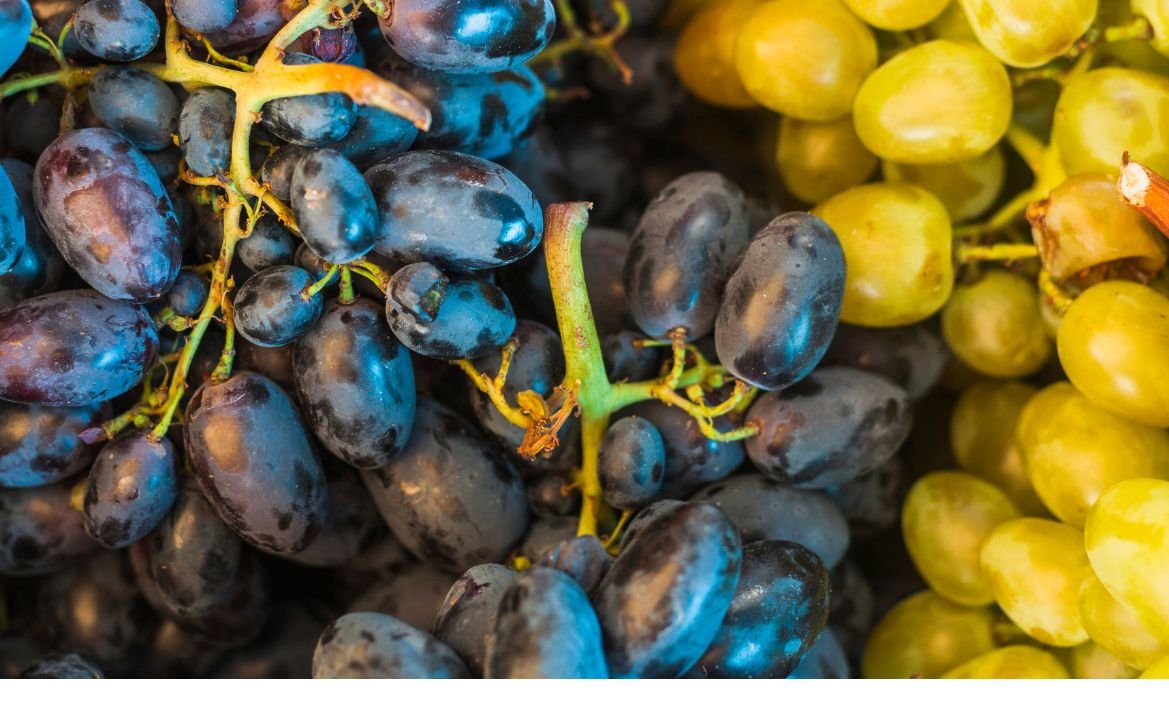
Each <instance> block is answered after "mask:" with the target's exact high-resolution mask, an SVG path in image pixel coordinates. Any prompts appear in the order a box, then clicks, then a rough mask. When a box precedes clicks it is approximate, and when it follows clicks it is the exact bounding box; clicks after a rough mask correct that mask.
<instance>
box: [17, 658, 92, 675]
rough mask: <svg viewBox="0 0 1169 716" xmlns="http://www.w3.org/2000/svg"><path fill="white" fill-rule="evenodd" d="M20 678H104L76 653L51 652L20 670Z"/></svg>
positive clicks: (87, 660)
mask: <svg viewBox="0 0 1169 716" xmlns="http://www.w3.org/2000/svg"><path fill="white" fill-rule="evenodd" d="M20 678H22V679H104V678H105V674H103V673H102V671H101V669H100V668H98V666H97V665H96V664H94V663H93V662H92V661H90V660H89V659H86V658H85V657H83V656H80V655H78V654H51V655H49V656H46V657H43V658H41V659H37V660H36V661H35V662H33V663H32V664H30V665H29V667H28V668H27V669H25V670H24V671H22V672H20Z"/></svg>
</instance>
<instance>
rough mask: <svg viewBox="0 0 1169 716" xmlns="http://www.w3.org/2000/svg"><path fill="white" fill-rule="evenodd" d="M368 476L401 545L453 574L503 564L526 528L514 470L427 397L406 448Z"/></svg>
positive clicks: (521, 490)
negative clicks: (477, 566)
mask: <svg viewBox="0 0 1169 716" xmlns="http://www.w3.org/2000/svg"><path fill="white" fill-rule="evenodd" d="M363 476H364V478H365V484H366V486H367V487H369V490H370V492H371V493H372V494H373V498H374V501H375V502H376V503H377V505H378V509H379V510H380V511H381V513H382V516H383V517H384V518H385V520H386V522H387V523H388V524H389V525H390V529H391V530H392V531H393V532H394V535H395V536H396V537H397V538H398V540H399V541H401V542H402V544H403V545H404V546H405V547H406V548H407V549H408V550H410V551H411V552H412V553H413V554H414V555H416V556H417V557H418V558H419V559H427V560H434V561H435V562H436V563H437V564H440V565H442V566H444V567H447V568H450V569H452V570H455V571H457V570H466V569H469V568H470V567H472V566H474V565H476V564H482V563H483V562H492V561H498V560H501V559H503V558H504V557H505V556H507V553H508V550H509V549H510V548H511V546H512V545H513V544H515V543H516V542H517V541H519V539H520V538H521V537H522V536H523V534H524V531H525V530H526V529H527V527H528V505H527V499H526V497H525V495H524V487H523V483H522V482H521V481H520V479H519V477H518V476H517V475H516V474H515V471H514V470H513V469H512V468H511V466H510V465H508V464H507V463H505V462H503V461H502V460H501V459H500V457H499V456H498V455H497V454H496V453H495V451H494V450H492V449H491V448H490V447H489V446H488V444H487V443H486V442H485V441H484V440H483V439H482V438H481V437H480V436H479V435H478V434H477V433H475V432H474V430H473V429H472V427H471V426H470V424H468V423H467V422H466V421H465V420H463V419H462V418H460V417H459V416H457V415H456V414H455V413H453V412H451V411H450V410H448V409H446V408H444V407H442V406H441V405H439V404H438V403H434V402H431V401H429V400H426V399H422V400H419V401H418V408H417V412H416V414H415V419H414V428H413V430H412V431H411V434H410V441H409V442H408V443H407V444H406V449H405V450H404V451H403V452H402V453H401V454H399V455H398V457H397V458H395V459H394V460H393V461H392V462H390V463H389V464H388V465H386V466H385V467H382V468H380V469H378V470H376V471H370V472H365V473H363Z"/></svg>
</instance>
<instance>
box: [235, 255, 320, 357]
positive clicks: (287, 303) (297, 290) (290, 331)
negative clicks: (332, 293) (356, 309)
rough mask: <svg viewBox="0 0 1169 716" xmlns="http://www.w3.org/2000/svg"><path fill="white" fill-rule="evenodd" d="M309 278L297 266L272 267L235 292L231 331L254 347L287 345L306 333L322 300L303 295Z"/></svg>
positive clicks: (316, 296) (310, 327) (310, 283)
mask: <svg viewBox="0 0 1169 716" xmlns="http://www.w3.org/2000/svg"><path fill="white" fill-rule="evenodd" d="M313 282H314V281H313V277H312V276H310V275H309V273H308V271H305V270H304V269H302V268H300V267H299V266H273V267H272V268H269V269H264V270H263V271H261V272H260V273H258V274H256V275H254V276H252V277H251V278H249V279H248V280H247V281H245V282H244V285H243V286H240V288H239V290H238V291H236V294H235V299H234V302H233V303H234V305H235V328H236V330H237V331H239V332H240V333H241V334H242V335H243V337H244V338H247V339H248V340H249V341H251V342H252V343H255V344H256V345H258V346H264V347H267V348H275V347H277V346H283V345H287V344H289V343H291V342H293V341H295V340H296V339H297V338H300V337H301V336H303V335H305V334H306V333H308V332H309V331H310V330H312V327H313V326H314V325H315V324H316V322H317V320H318V319H319V318H320V317H321V311H322V310H323V307H324V302H325V300H324V296H323V295H322V294H321V293H315V294H313V295H311V296H308V295H306V291H307V290H308V288H309V286H311V285H312V284H313Z"/></svg>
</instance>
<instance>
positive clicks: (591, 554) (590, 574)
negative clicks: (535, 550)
mask: <svg viewBox="0 0 1169 716" xmlns="http://www.w3.org/2000/svg"><path fill="white" fill-rule="evenodd" d="M539 565H540V566H542V567H551V568H552V569H558V570H560V571H561V572H564V573H565V574H567V575H568V576H570V577H572V578H573V579H575V580H576V583H577V584H579V585H580V588H581V589H583V590H584V591H585V593H586V594H591V593H592V592H593V591H594V590H595V589H596V588H597V585H599V584H600V583H601V580H602V579H604V577H605V575H606V574H608V572H609V568H610V567H612V566H613V558H612V557H610V556H609V553H608V552H607V551H606V550H605V546H604V545H603V544H601V540H599V539H597V538H596V537H594V536H593V535H580V536H577V537H570V538H569V539H566V540H563V541H561V542H560V543H559V544H557V545H556V546H555V547H553V548H552V549H550V550H548V551H547V552H545V553H544V554H543V556H541V557H540V560H539Z"/></svg>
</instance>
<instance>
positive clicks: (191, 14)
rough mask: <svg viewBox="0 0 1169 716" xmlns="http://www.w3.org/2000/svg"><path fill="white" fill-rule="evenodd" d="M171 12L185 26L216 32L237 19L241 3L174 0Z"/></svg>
mask: <svg viewBox="0 0 1169 716" xmlns="http://www.w3.org/2000/svg"><path fill="white" fill-rule="evenodd" d="M171 12H173V13H174V16H175V19H176V20H178V21H179V24H180V25H182V26H183V27H186V28H188V29H191V30H194V31H195V32H203V33H207V32H216V31H217V30H222V29H224V28H225V27H227V26H228V25H230V24H231V23H232V21H233V20H235V18H236V14H237V13H238V12H239V4H238V3H237V1H236V0H173V1H172V2H171Z"/></svg>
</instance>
